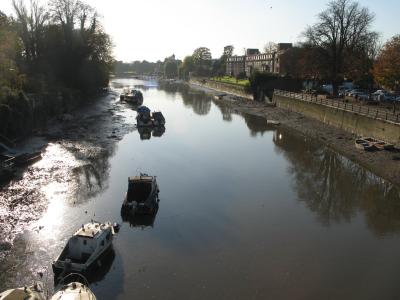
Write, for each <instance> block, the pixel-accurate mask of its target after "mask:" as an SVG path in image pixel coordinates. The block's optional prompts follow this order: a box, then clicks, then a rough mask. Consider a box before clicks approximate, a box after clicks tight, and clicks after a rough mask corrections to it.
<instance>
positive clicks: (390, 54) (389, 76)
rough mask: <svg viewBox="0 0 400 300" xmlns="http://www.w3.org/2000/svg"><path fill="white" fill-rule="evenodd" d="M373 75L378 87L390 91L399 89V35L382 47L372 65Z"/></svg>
mask: <svg viewBox="0 0 400 300" xmlns="http://www.w3.org/2000/svg"><path fill="white" fill-rule="evenodd" d="M373 74H374V76H375V80H376V82H377V83H378V84H379V85H381V86H384V87H387V88H389V89H392V90H398V89H399V88H400V35H397V36H395V37H393V38H392V39H391V40H390V41H388V42H387V43H386V44H385V45H384V47H383V48H382V50H381V51H380V53H379V55H378V57H377V59H376V62H375V64H374V68H373Z"/></svg>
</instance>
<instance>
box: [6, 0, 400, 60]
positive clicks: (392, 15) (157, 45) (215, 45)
mask: <svg viewBox="0 0 400 300" xmlns="http://www.w3.org/2000/svg"><path fill="white" fill-rule="evenodd" d="M42 1H43V2H45V0H42ZM27 2H28V1H27ZM86 2H87V3H89V4H90V5H92V6H94V7H96V8H97V10H98V12H99V13H100V14H101V15H102V23H103V24H104V27H105V29H106V31H107V32H108V33H109V34H110V35H111V37H112V39H113V42H114V45H115V48H114V54H115V56H116V58H117V59H118V60H124V61H133V60H143V59H146V60H148V61H156V60H158V59H160V60H163V59H164V58H165V57H166V56H169V55H171V54H173V53H174V54H175V55H176V56H177V57H178V58H183V57H184V56H185V55H188V54H191V53H192V52H193V50H194V49H195V48H197V47H200V46H205V47H208V48H210V49H211V52H212V55H213V57H219V56H220V55H221V54H222V50H223V47H224V46H225V45H229V44H233V45H234V46H235V53H236V54H242V52H243V48H260V49H262V48H263V46H264V45H265V43H266V42H268V41H274V42H296V41H298V40H299V38H300V36H301V33H302V32H303V30H304V28H305V27H306V25H307V24H312V23H314V22H315V20H316V15H317V14H318V13H319V12H320V11H322V10H323V9H324V8H325V7H326V4H327V3H328V1H326V0H202V1H188V0H142V1H140V0H86ZM0 3H1V6H0V9H1V10H4V11H5V12H7V13H11V12H12V9H11V0H0ZM359 3H360V4H361V5H363V6H367V7H368V8H369V9H370V10H371V11H373V12H374V13H375V15H376V20H375V23H374V26H373V29H374V30H376V31H378V32H380V33H381V34H382V38H383V40H386V39H388V38H390V37H392V36H393V35H395V34H400V20H399V19H400V18H399V15H398V14H399V12H400V0H360V1H359Z"/></svg>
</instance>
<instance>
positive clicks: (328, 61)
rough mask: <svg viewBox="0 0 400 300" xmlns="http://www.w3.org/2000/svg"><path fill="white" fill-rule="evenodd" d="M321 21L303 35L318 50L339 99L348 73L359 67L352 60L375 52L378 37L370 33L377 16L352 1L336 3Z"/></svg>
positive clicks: (331, 5) (331, 4)
mask: <svg viewBox="0 0 400 300" xmlns="http://www.w3.org/2000/svg"><path fill="white" fill-rule="evenodd" d="M318 18H319V21H318V22H317V23H316V24H315V25H313V26H310V27H308V28H307V30H306V32H305V33H304V35H305V37H306V39H307V43H308V44H309V45H310V46H311V47H315V48H317V49H318V52H319V54H320V55H321V59H322V61H321V65H322V67H323V68H326V71H327V73H328V77H329V79H330V80H331V81H332V85H333V91H334V94H335V95H336V94H337V93H338V86H339V84H340V83H341V81H342V80H343V78H344V77H345V76H346V74H347V73H348V71H349V70H351V69H352V68H354V67H357V66H355V63H356V62H357V61H356V60H353V59H355V58H357V57H359V56H360V55H362V56H366V57H368V56H369V55H370V53H371V52H372V51H371V48H375V45H376V43H377V39H378V34H377V33H376V32H373V31H371V30H370V27H371V24H372V22H373V20H374V15H373V14H372V13H371V12H370V11H369V10H368V8H365V7H360V5H359V4H358V3H357V2H353V1H352V0H333V1H331V2H330V3H329V4H328V8H327V9H326V10H325V11H323V12H321V13H320V14H319V15H318Z"/></svg>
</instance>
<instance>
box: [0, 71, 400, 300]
mask: <svg viewBox="0 0 400 300" xmlns="http://www.w3.org/2000/svg"><path fill="white" fill-rule="evenodd" d="M111 86H112V88H113V89H114V90H116V91H120V90H121V88H122V87H124V86H137V87H139V88H140V89H141V90H142V91H143V93H144V104H145V105H147V106H148V107H150V108H151V109H152V110H161V111H162V112H163V114H164V116H165V118H166V122H167V123H166V131H165V132H164V133H162V132H153V133H150V135H149V133H146V132H144V133H143V132H138V131H137V130H136V129H135V128H134V126H133V124H134V123H135V119H134V118H135V115H136V112H135V111H134V110H132V108H131V107H129V106H128V105H126V104H122V103H119V101H118V99H117V98H116V97H115V96H108V97H105V98H104V99H102V100H101V101H103V105H104V106H103V107H102V109H103V110H102V112H101V114H96V115H94V116H89V117H87V116H86V117H87V118H86V119H87V120H89V121H90V120H92V121H93V122H89V121H88V122H85V123H84V124H83V125H82V124H80V125H79V126H78V127H79V128H70V130H71V132H74V134H75V133H76V132H78V133H79V134H77V135H76V134H75V135H74V138H73V137H72V135H71V136H70V137H69V138H68V130H64V136H62V138H61V137H60V138H58V137H57V135H55V136H53V137H52V138H51V139H49V138H48V136H47V139H46V141H45V147H44V152H43V153H44V154H43V159H42V161H40V162H38V163H37V164H35V165H34V166H31V167H30V168H29V169H28V170H27V171H26V172H25V173H24V174H23V175H22V178H21V179H20V180H17V181H16V182H13V183H11V184H10V185H8V186H6V187H4V188H3V189H2V190H1V192H0V197H2V198H1V199H2V203H3V204H2V206H1V207H0V208H1V210H0V213H1V214H2V216H3V218H5V217H4V216H6V215H9V216H13V219H15V220H16V221H15V222H14V223H13V225H12V226H9V227H7V226H3V230H2V238H3V239H7V240H8V241H10V243H12V245H13V246H12V248H11V250H9V251H5V252H4V251H3V252H4V253H3V256H2V258H1V265H0V271H1V272H0V273H1V275H0V288H1V289H2V290H3V289H6V288H10V287H13V286H18V285H22V284H27V283H30V282H31V281H32V280H33V279H37V278H38V276H37V273H38V272H42V273H43V274H44V278H43V279H42V280H43V281H45V282H47V285H48V286H49V287H50V289H51V288H52V284H53V277H52V272H51V267H50V265H51V262H52V260H53V259H54V258H55V257H56V256H57V255H58V254H59V252H60V251H61V249H62V248H63V247H64V245H65V243H66V241H67V239H68V237H69V236H71V234H72V233H73V232H74V231H75V230H76V229H77V228H78V227H79V226H80V225H81V224H83V223H86V222H88V221H90V220H91V219H96V220H102V221H108V220H109V221H112V222H118V223H121V225H122V226H121V230H120V232H119V233H118V234H117V235H116V236H115V239H114V245H113V251H112V253H111V254H110V256H109V257H108V258H107V260H106V261H105V262H104V263H103V267H102V268H101V269H100V270H99V271H98V272H97V273H96V274H93V276H92V277H93V278H90V281H91V288H92V290H93V291H94V292H95V294H96V295H97V297H98V299H398V295H399V294H400V285H399V283H398V278H400V256H399V253H400V191H399V189H398V188H396V187H394V186H393V185H391V184H390V183H388V182H385V181H384V180H382V179H380V178H379V177H377V176H375V175H373V174H372V173H370V172H368V171H366V170H365V169H363V168H362V167H360V166H359V165H357V164H355V163H353V162H351V161H350V160H348V159H346V158H345V157H343V156H341V155H339V154H337V153H335V152H333V151H331V150H330V149H328V148H327V147H325V146H323V145H321V144H320V143H318V142H316V141H313V140H310V139H309V138H307V137H306V136H302V135H299V134H297V133H294V132H292V131H288V130H284V129H281V128H279V127H278V128H274V127H270V126H269V125H267V124H266V121H265V120H264V119H261V118H258V117H254V116H250V115H245V114H244V115H243V114H239V113H237V112H234V111H232V110H231V109H229V108H227V107H224V106H222V105H221V104H216V103H214V102H213V101H212V100H211V98H210V97H208V96H206V95H205V94H203V93H201V92H198V91H197V92H196V91H192V90H188V89H187V88H184V87H180V86H174V85H167V86H158V85H157V84H156V83H155V82H150V81H139V80H136V79H114V80H113V82H112V83H111ZM101 118H103V119H104V121H101V120H102V119H101ZM96 120H97V122H96ZM99 120H100V121H101V122H100V121H99ZM107 122H108V123H109V126H108V127H107V126H106V127H102V126H104V125H99V124H103V123H107ZM110 128H111V129H110ZM107 130H112V132H110V133H107V134H108V135H109V136H107V139H106V140H104V139H101V134H102V133H104V132H105V131H107ZM65 135H67V137H66V136H65ZM99 136H100V137H99ZM96 137H97V138H96ZM146 138H147V139H146ZM148 138H149V139H148ZM139 172H145V173H148V174H151V175H157V180H158V183H159V187H160V199H161V201H160V206H159V210H158V213H157V215H156V216H155V218H154V219H146V220H137V219H136V220H129V221H128V222H123V221H122V219H121V216H120V208H121V204H122V200H123V197H124V194H125V192H126V189H127V178H128V176H132V175H135V174H138V173H139ZM35 174H36V175H35ZM15 194H17V195H19V197H20V198H23V199H24V201H25V202H26V203H25V202H24V203H25V206H23V205H13V201H11V200H10V197H14V198H15V197H17V198H18V196H15ZM14 198H13V199H14ZM4 203H7V205H4ZM16 206H18V207H19V208H18V210H16V208H15V207H16ZM26 206H27V208H26ZM15 210H16V211H17V213H14V214H13V211H15ZM20 219H23V220H25V222H24V221H20Z"/></svg>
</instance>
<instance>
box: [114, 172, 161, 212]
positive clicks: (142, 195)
mask: <svg viewBox="0 0 400 300" xmlns="http://www.w3.org/2000/svg"><path fill="white" fill-rule="evenodd" d="M158 193H159V189H158V184H157V180H156V177H155V176H149V175H147V174H140V175H139V176H135V177H129V178H128V191H127V192H126V195H125V199H124V202H123V203H122V208H121V214H122V215H130V216H135V215H151V214H154V213H156V212H157V209H158V202H159V199H158Z"/></svg>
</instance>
